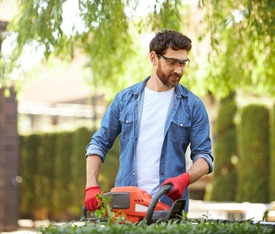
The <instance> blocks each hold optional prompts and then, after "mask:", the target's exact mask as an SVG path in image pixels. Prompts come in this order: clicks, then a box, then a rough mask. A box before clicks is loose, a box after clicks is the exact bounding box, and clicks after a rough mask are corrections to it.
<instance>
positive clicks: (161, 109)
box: [136, 87, 174, 196]
mask: <svg viewBox="0 0 275 234" xmlns="http://www.w3.org/2000/svg"><path fill="white" fill-rule="evenodd" d="M144 92H145V93H144V103H143V109H142V114H141V122H140V129H139V137H138V142H137V148H136V158H137V185H138V187H139V188H141V189H144V190H145V191H147V192H148V193H150V194H151V195H152V196H153V195H154V194H155V193H156V192H157V190H158V189H159V162H160V155H161V149H162V144H163V140H164V127H165V122H166V118H167V112H168V109H169V106H170V102H171V98H172V96H173V92H174V88H173V89H170V90H168V91H164V92H156V91H153V90H150V89H148V88H146V87H145V91H144Z"/></svg>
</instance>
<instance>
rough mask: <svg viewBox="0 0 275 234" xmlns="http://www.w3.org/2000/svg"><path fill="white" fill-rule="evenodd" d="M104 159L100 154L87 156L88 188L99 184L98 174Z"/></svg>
mask: <svg viewBox="0 0 275 234" xmlns="http://www.w3.org/2000/svg"><path fill="white" fill-rule="evenodd" d="M101 164H102V159H101V157H100V156H98V155H91V156H87V158H86V188H89V187H91V186H95V185H98V175H99V170H100V167H101Z"/></svg>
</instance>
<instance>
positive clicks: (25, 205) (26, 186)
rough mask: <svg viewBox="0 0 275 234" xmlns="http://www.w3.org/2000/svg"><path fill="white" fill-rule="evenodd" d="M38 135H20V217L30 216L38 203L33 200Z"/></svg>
mask: <svg viewBox="0 0 275 234" xmlns="http://www.w3.org/2000/svg"><path fill="white" fill-rule="evenodd" d="M39 144H40V139H39V136H38V135H36V134H33V135H31V136H27V137H25V138H23V137H20V148H21V151H20V168H19V173H20V175H21V177H22V183H21V184H20V190H21V191H25V193H21V194H20V212H21V214H22V217H32V216H33V215H34V214H33V213H35V212H36V210H37V208H38V205H37V201H36V200H35V191H37V190H36V189H35V179H36V177H37V163H38V162H37V155H38V150H39Z"/></svg>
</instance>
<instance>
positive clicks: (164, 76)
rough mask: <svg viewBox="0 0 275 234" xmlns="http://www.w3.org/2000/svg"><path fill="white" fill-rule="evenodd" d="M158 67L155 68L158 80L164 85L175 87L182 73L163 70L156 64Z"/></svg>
mask: <svg viewBox="0 0 275 234" xmlns="http://www.w3.org/2000/svg"><path fill="white" fill-rule="evenodd" d="M158 65H159V66H158V68H157V71H156V73H157V76H158V78H159V80H160V81H161V82H162V84H164V85H165V86H167V87H169V88H174V87H176V86H177V85H178V84H179V82H180V79H181V77H182V74H178V73H176V72H173V71H171V72H164V71H163V69H162V67H161V64H160V63H159V64H158Z"/></svg>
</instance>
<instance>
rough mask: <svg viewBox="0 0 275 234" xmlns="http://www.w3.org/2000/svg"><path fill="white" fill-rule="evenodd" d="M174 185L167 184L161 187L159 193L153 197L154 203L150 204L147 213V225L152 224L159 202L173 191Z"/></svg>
mask: <svg viewBox="0 0 275 234" xmlns="http://www.w3.org/2000/svg"><path fill="white" fill-rule="evenodd" d="M173 187H174V186H173V185H172V184H166V185H163V186H161V187H160V189H159V191H158V192H157V193H156V195H155V196H154V197H153V199H152V201H151V202H150V205H149V207H148V210H147V213H146V217H145V219H146V222H147V224H150V223H152V217H153V214H154V211H155V208H156V205H157V203H158V202H159V199H160V198H161V197H162V196H163V195H164V194H167V193H169V192H170V191H171V190H172V189H173Z"/></svg>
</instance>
